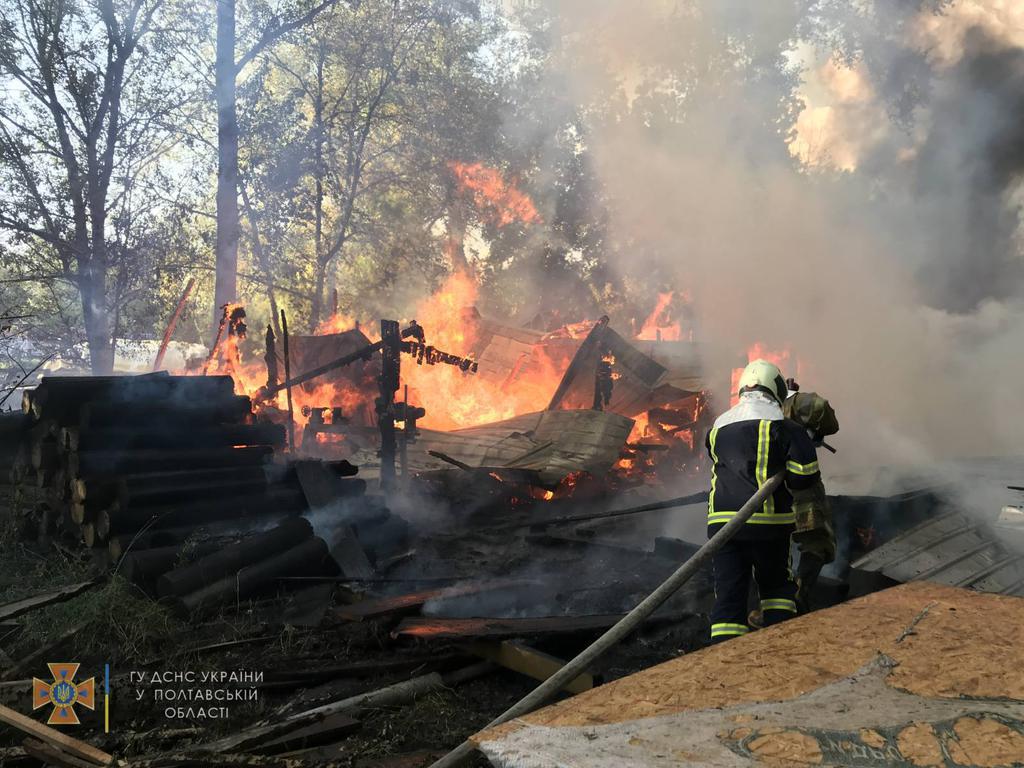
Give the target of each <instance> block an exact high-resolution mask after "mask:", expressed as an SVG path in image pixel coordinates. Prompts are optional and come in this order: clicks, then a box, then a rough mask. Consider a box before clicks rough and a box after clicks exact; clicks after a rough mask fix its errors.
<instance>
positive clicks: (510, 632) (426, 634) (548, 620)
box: [391, 614, 622, 640]
mask: <svg viewBox="0 0 1024 768" xmlns="http://www.w3.org/2000/svg"><path fill="white" fill-rule="evenodd" d="M621 618H622V615H621V614H601V615H596V616H539V617H536V618H527V619H487V618H474V619H445V618H432V617H429V616H416V617H413V618H408V619H403V620H402V623H401V624H399V625H398V627H397V628H396V629H395V630H394V631H393V632H392V633H391V637H392V638H395V639H397V638H400V637H418V638H426V639H430V640H451V639H457V638H458V639H466V638H484V637H486V638H513V637H538V636H541V635H562V634H569V633H572V632H594V631H598V630H602V629H607V628H608V627H611V626H612V625H614V624H615V623H616V622H617V621H619V619H621Z"/></svg>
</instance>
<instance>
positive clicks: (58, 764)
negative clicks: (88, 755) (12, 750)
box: [22, 738, 100, 768]
mask: <svg viewBox="0 0 1024 768" xmlns="http://www.w3.org/2000/svg"><path fill="white" fill-rule="evenodd" d="M22 744H23V745H24V749H25V753H26V754H28V755H31V756H32V757H34V758H36V759H37V760H39V761H40V762H41V763H43V765H47V766H53V768H97V766H99V765H100V764H99V763H95V762H93V761H92V760H83V759H82V758H80V757H75V756H74V755H71V754H68V753H67V752H65V751H64V750H62V749H60V748H58V747H57V746H55V745H53V744H47V743H46V742H44V741H40V740H39V739H33V738H27V739H25V741H24V742H22Z"/></svg>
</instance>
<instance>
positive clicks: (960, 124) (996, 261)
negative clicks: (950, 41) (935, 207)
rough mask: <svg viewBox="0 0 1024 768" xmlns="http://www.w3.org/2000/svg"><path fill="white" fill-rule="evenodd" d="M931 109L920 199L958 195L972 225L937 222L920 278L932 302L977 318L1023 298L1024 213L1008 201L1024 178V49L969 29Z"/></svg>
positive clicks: (920, 166)
mask: <svg viewBox="0 0 1024 768" xmlns="http://www.w3.org/2000/svg"><path fill="white" fill-rule="evenodd" d="M929 107H930V110H931V125H932V130H931V131H930V133H929V134H928V139H927V141H926V142H925V144H924V145H923V146H922V147H921V150H920V153H919V155H918V158H917V161H916V163H915V165H916V179H915V194H916V195H918V196H919V197H921V198H929V197H935V198H938V199H942V198H943V197H946V196H949V197H952V200H951V202H954V203H957V204H958V205H959V207H960V208H961V210H962V217H960V218H957V219H953V220H951V221H947V222H936V226H935V228H934V230H933V232H932V234H931V236H930V237H927V239H928V240H929V241H930V242H929V245H930V247H931V248H933V249H934V258H933V259H931V260H929V262H928V263H927V264H926V265H925V266H924V267H923V268H922V269H921V270H920V278H921V281H922V288H923V291H924V297H925V299H926V300H927V301H928V302H929V303H931V304H932V305H933V306H936V307H939V308H944V309H949V310H951V311H955V312H968V311H971V310H974V309H976V308H977V307H978V305H979V304H981V303H982V302H983V301H985V300H987V299H997V300H1002V299H1008V298H1011V297H1015V296H1019V295H1020V290H1021V287H1022V279H1024V265H1022V262H1021V252H1020V248H1019V244H1018V242H1017V232H1018V228H1019V226H1020V218H1019V207H1018V205H1015V204H1014V202H1013V201H1012V200H1010V199H1008V198H1009V196H1010V195H1011V194H1012V193H1013V192H1014V191H1016V188H1017V186H1018V184H1019V183H1020V181H1021V177H1022V174H1024V50H1021V49H1019V48H1013V49H1006V48H1004V47H1003V44H1002V42H1000V41H998V40H996V39H994V38H993V37H992V36H991V35H989V34H988V33H986V32H985V31H984V30H982V29H980V28H973V29H971V30H969V31H968V33H967V35H966V37H965V42H964V56H963V58H962V59H961V60H960V62H959V63H958V64H957V65H956V66H955V67H954V68H953V69H952V71H950V72H948V73H944V74H943V76H942V77H941V79H939V80H938V81H937V82H936V84H935V88H934V94H933V98H932V99H931V100H930V102H929ZM957 197H959V198H960V199H957Z"/></svg>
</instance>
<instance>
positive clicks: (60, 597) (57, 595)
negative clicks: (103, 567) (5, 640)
mask: <svg viewBox="0 0 1024 768" xmlns="http://www.w3.org/2000/svg"><path fill="white" fill-rule="evenodd" d="M99 583H100V581H99V580H97V579H93V580H92V581H83V582H81V583H79V584H71V585H70V586H67V587H61V588H60V589H58V590H54V591H51V592H43V593H40V594H38V595H32V597H24V598H22V599H21V600H15V601H14V602H11V603H7V604H5V605H0V621H9V620H10V619H13V618H16V617H18V616H21V615H23V614H26V613H28V612H29V611H34V610H35V609H36V608H45V607H46V606H48V605H54V604H56V603H63V602H64V601H65V600H70V599H71V598H73V597H76V596H78V595H80V594H82V593H83V592H85V591H86V590H89V589H92V588H93V587H95V586H96V585H97V584H99Z"/></svg>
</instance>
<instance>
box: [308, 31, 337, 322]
mask: <svg viewBox="0 0 1024 768" xmlns="http://www.w3.org/2000/svg"><path fill="white" fill-rule="evenodd" d="M326 55H327V53H326V50H325V48H324V45H323V43H322V42H321V44H320V46H319V48H318V50H317V60H316V94H315V95H314V97H313V131H314V140H313V163H314V164H313V176H314V183H315V186H316V190H315V198H314V204H313V215H314V227H315V229H314V234H313V246H314V247H313V252H314V261H315V263H316V265H317V270H318V284H317V287H316V294H315V297H314V299H313V307H312V310H311V312H310V315H309V322H310V326H311V327H310V333H315V332H316V328H317V326H318V325H319V324H320V308H321V306H322V304H321V301H322V298H321V297H322V296H323V277H322V274H321V273H322V271H323V270H321V269H320V263H321V261H322V260H323V252H324V137H325V131H324V59H325V58H326ZM331 282H332V283H333V282H334V281H333V280H332V281H331Z"/></svg>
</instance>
